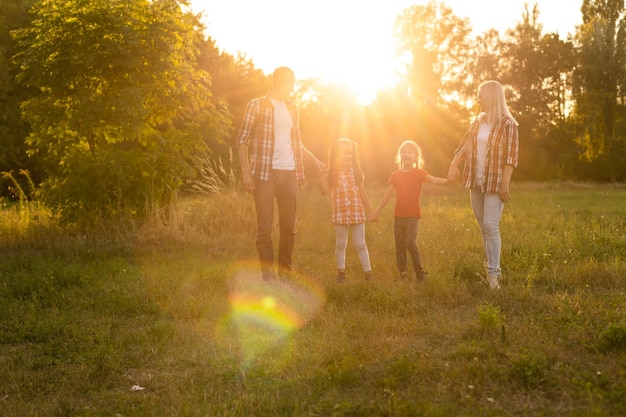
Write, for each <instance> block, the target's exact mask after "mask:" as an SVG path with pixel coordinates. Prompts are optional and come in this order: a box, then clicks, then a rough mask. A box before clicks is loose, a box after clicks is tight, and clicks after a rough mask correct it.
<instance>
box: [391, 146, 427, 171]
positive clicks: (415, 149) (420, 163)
mask: <svg viewBox="0 0 626 417" xmlns="http://www.w3.org/2000/svg"><path fill="white" fill-rule="evenodd" d="M405 146H408V147H409V148H411V149H413V152H415V155H417V160H416V161H415V167H416V168H423V167H424V158H422V148H420V147H419V145H418V144H417V143H415V142H413V141H412V140H405V141H404V142H402V143H401V144H400V146H398V152H396V164H397V165H398V168H400V169H402V155H401V153H402V148H404V147H405Z"/></svg>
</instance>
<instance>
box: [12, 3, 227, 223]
mask: <svg viewBox="0 0 626 417" xmlns="http://www.w3.org/2000/svg"><path fill="white" fill-rule="evenodd" d="M33 13H34V16H35V18H34V19H33V21H32V24H31V25H30V26H29V27H25V28H23V29H20V30H18V31H16V39H17V41H18V43H19V46H20V52H19V53H18V54H17V56H16V61H17V62H18V63H19V65H20V73H19V75H18V77H19V78H18V79H19V80H20V81H21V82H22V83H23V84H24V85H26V86H30V87H35V88H37V89H38V90H39V92H40V93H39V95H38V96H36V97H34V98H32V99H29V100H26V101H25V102H24V103H23V110H24V117H25V118H26V120H28V121H29V122H30V123H31V126H32V129H33V132H32V133H31V135H30V137H29V139H28V140H29V144H30V145H31V147H32V152H33V153H38V152H39V153H43V154H44V155H46V156H47V157H48V158H50V160H51V161H53V162H54V163H55V165H56V166H58V169H57V170H55V172H53V173H52V175H51V176H50V177H49V178H48V180H47V182H46V188H47V189H46V190H45V192H44V196H45V197H46V198H47V199H49V200H47V201H49V202H50V205H51V206H52V207H53V208H54V209H55V210H58V212H59V213H60V214H61V215H62V216H63V218H64V219H66V220H67V221H71V222H73V221H76V222H81V223H82V222H85V223H88V222H91V221H92V220H94V219H95V220H96V221H98V220H103V219H104V220H106V219H108V218H111V217H114V218H117V217H120V216H141V215H146V214H147V213H149V212H150V211H151V210H154V209H155V208H158V207H161V206H162V205H163V204H166V203H169V202H171V201H172V199H173V198H174V197H175V196H176V193H177V190H178V189H179V187H180V186H181V184H182V182H183V181H184V179H186V178H191V177H193V176H194V175H195V174H196V170H195V166H194V164H193V162H194V159H193V156H196V155H201V154H207V152H208V148H207V146H208V145H210V144H212V143H219V142H220V141H222V140H223V139H224V138H225V135H226V134H228V132H229V129H230V127H229V126H230V124H229V123H230V122H229V119H228V114H227V112H226V111H225V109H224V108H222V107H220V106H217V105H216V104H215V103H213V102H212V101H211V91H210V89H209V82H208V77H207V74H206V73H204V72H203V71H200V70H198V68H197V62H196V51H195V49H194V47H195V44H196V38H197V36H198V32H197V26H196V25H197V22H196V21H195V18H193V17H192V16H191V15H189V14H185V13H184V12H183V11H182V10H181V7H180V4H179V2H177V1H174V0H167V1H158V2H146V1H143V0H133V1H130V2H128V1H121V0H120V1H117V0H116V1H108V0H106V1H105V0H99V1H85V0H72V1H48V2H41V3H38V4H36V5H35V6H34V8H33Z"/></svg>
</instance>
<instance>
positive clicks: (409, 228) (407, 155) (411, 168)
mask: <svg viewBox="0 0 626 417" xmlns="http://www.w3.org/2000/svg"><path fill="white" fill-rule="evenodd" d="M396 163H397V164H398V167H399V168H400V169H398V170H396V171H394V172H393V173H392V174H391V177H390V178H389V181H388V184H389V185H388V186H387V190H386V191H385V194H384V195H383V198H382V199H381V201H380V204H378V207H376V209H375V210H374V211H373V212H372V213H371V214H370V215H369V216H368V218H367V220H368V221H375V220H376V219H377V218H378V216H379V215H380V211H381V210H382V209H383V207H385V205H387V203H388V202H389V200H390V199H391V197H392V196H393V194H394V192H395V194H396V205H395V208H394V211H393V217H394V221H393V233H394V237H395V241H396V263H397V266H398V271H399V272H400V279H404V278H406V276H407V271H406V270H407V257H406V253H407V251H408V252H409V255H410V256H411V260H412V262H413V268H414V269H415V276H416V278H417V281H418V282H422V281H424V276H425V274H426V271H424V268H423V266H422V259H421V256H420V251H419V249H418V247H417V226H418V220H419V219H420V218H421V217H422V212H421V206H420V196H421V193H422V184H424V183H426V182H429V183H431V184H436V185H440V184H447V183H448V180H447V179H445V178H438V177H433V176H432V175H430V174H429V173H428V172H426V171H425V170H424V169H422V167H423V165H424V160H423V159H422V150H421V148H420V147H419V146H418V145H417V144H416V143H415V142H413V141H410V140H408V141H405V142H403V143H402V144H401V145H400V147H399V148H398V153H397V155H396Z"/></svg>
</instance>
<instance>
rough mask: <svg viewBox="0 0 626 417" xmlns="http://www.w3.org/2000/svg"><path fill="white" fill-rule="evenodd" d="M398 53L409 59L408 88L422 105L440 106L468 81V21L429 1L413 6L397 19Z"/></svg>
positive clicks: (407, 67) (407, 60)
mask: <svg viewBox="0 0 626 417" xmlns="http://www.w3.org/2000/svg"><path fill="white" fill-rule="evenodd" d="M395 29H396V37H397V39H398V42H399V53H400V54H401V56H403V57H404V58H405V59H406V72H407V81H408V88H409V90H410V93H411V95H412V96H413V97H414V98H415V100H416V101H417V102H419V103H423V104H426V105H436V104H438V103H439V104H440V103H441V102H442V100H444V99H446V98H447V97H448V96H449V95H450V94H453V93H455V92H458V91H459V90H460V89H461V87H462V85H463V83H464V81H465V79H466V74H467V72H466V66H465V64H466V59H465V58H466V57H467V50H468V43H467V37H468V35H469V33H470V31H471V27H470V24H469V20H468V19H461V18H459V17H458V16H456V15H454V13H453V12H452V9H450V8H449V7H447V6H445V5H443V4H441V3H437V2H435V1H430V2H429V3H427V4H426V5H424V6H417V5H415V6H411V7H410V8H408V9H405V10H404V11H403V12H402V14H401V15H400V16H398V18H397V19H396V25H395Z"/></svg>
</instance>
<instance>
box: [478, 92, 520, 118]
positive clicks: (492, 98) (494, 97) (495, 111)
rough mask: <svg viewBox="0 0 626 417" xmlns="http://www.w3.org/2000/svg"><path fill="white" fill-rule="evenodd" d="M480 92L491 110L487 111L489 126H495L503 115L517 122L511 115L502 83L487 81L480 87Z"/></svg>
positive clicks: (486, 116)
mask: <svg viewBox="0 0 626 417" xmlns="http://www.w3.org/2000/svg"><path fill="white" fill-rule="evenodd" d="M478 92H479V93H480V94H481V95H482V97H483V100H485V101H486V107H487V109H489V111H487V112H485V121H486V122H487V124H488V125H489V126H491V127H493V126H495V124H496V123H497V122H498V120H500V118H501V117H502V116H508V117H510V118H511V119H513V121H515V123H516V124H517V121H516V120H515V119H514V118H513V116H511V112H510V111H509V107H508V106H507V105H506V98H505V97H504V88H502V84H500V83H499V82H498V81H494V80H489V81H485V82H484V83H482V84H481V85H480V86H479V87H478ZM483 110H484V109H483Z"/></svg>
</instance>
